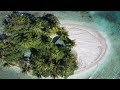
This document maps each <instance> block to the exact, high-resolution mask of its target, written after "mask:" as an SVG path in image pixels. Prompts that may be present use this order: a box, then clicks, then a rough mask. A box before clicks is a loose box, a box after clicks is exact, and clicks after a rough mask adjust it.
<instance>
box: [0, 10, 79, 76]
mask: <svg viewBox="0 0 120 90" xmlns="http://www.w3.org/2000/svg"><path fill="white" fill-rule="evenodd" d="M3 25H4V29H3V34H1V35H0V59H1V62H3V66H5V67H6V66H7V67H9V66H18V67H20V68H21V69H22V72H23V73H26V72H32V74H33V75H35V76H37V77H38V78H41V77H49V76H51V77H53V78H56V77H59V76H60V77H63V78H67V77H68V76H70V75H72V74H73V73H74V71H75V70H76V69H77V68H78V66H77V62H76V59H77V58H76V56H75V55H74V54H73V53H72V48H73V47H74V46H75V41H74V40H71V39H70V38H69V37H68V36H69V35H68V31H66V30H65V28H64V27H61V26H60V22H59V20H58V18H57V17H56V16H54V15H53V14H45V15H43V16H41V17H36V16H35V15H32V14H29V13H20V12H16V11H14V12H12V14H10V15H7V17H6V18H5V19H4V20H3Z"/></svg>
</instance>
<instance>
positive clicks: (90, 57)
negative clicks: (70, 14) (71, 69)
mask: <svg viewBox="0 0 120 90" xmlns="http://www.w3.org/2000/svg"><path fill="white" fill-rule="evenodd" d="M62 26H63V27H65V29H66V30H67V31H68V34H69V38H70V39H72V40H75V42H76V46H75V47H74V48H73V51H74V52H76V54H77V61H76V62H77V65H78V69H77V70H76V71H75V73H76V74H77V73H78V72H80V71H84V70H87V69H89V68H91V67H93V66H94V65H96V64H98V62H99V61H100V60H102V58H103V57H104V56H105V54H106V50H107V44H106V40H105V38H104V37H103V36H102V34H101V33H100V32H98V31H97V30H95V29H93V28H90V27H86V26H82V25H79V24H62Z"/></svg>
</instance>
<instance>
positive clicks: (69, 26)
mask: <svg viewBox="0 0 120 90" xmlns="http://www.w3.org/2000/svg"><path fill="white" fill-rule="evenodd" d="M62 26H64V27H65V28H66V29H67V31H69V32H70V30H71V29H74V30H75V29H76V30H83V31H86V32H88V33H89V34H90V35H91V36H93V37H94V38H96V39H97V40H98V41H99V42H100V44H101V47H100V52H99V54H98V56H97V57H96V58H95V59H94V60H93V62H92V63H90V65H88V66H86V67H85V68H81V67H79V68H78V69H77V70H76V71H75V72H74V74H77V73H79V72H81V71H84V70H87V69H89V68H91V67H93V66H95V65H96V64H98V62H99V61H100V60H102V58H103V57H104V56H105V54H106V50H107V44H106V40H105V38H104V37H103V36H102V35H101V33H100V32H98V31H97V30H95V29H93V28H90V27H85V26H81V25H79V24H67V23H65V24H62ZM69 32H68V33H69ZM80 34H81V33H80ZM80 34H79V35H80ZM76 48H77V49H76V50H79V46H76ZM86 48H87V47H86ZM78 54H79V53H78ZM77 61H78V62H81V61H80V59H78V60H77ZM83 61H84V60H83ZM88 62H89V61H88Z"/></svg>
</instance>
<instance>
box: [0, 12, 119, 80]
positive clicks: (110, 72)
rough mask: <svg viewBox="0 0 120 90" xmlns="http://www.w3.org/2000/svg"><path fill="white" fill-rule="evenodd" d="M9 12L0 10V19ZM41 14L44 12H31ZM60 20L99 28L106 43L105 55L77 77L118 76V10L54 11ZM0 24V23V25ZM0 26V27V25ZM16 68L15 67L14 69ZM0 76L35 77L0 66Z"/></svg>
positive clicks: (105, 77)
mask: <svg viewBox="0 0 120 90" xmlns="http://www.w3.org/2000/svg"><path fill="white" fill-rule="evenodd" d="M8 13H10V12H2V11H1V12H0V20H2V18H3V17H5V15H6V14H8ZM32 13H35V14H37V15H42V14H43V13H44V12H32ZM49 13H53V14H55V15H56V16H57V17H58V18H59V19H60V21H61V22H68V23H73V24H74V23H77V24H81V25H84V26H89V27H92V28H95V29H96V30H99V31H100V32H101V33H102V34H103V37H105V38H106V41H107V43H108V50H107V53H106V55H105V57H104V58H103V59H102V60H101V61H100V62H99V63H98V64H97V65H96V66H94V67H93V68H91V69H89V70H88V71H85V72H81V74H80V75H79V77H78V76H77V78H91V79H92V78H94V79H115V78H120V55H119V53H120V12H119V11H90V12H89V11H87V12H80V11H76V12H75V11H74V12H73V11H54V12H49ZM0 26H1V25H0ZM0 28H1V27H0ZM0 33H1V31H0ZM16 70H17V69H16ZM0 78H1V79H2V78H7V79H8V78H10V79H13V78H14V79H25V78H26V79H27V78H35V77H31V76H28V75H25V74H22V73H20V70H17V71H15V70H13V69H12V68H3V67H2V66H1V67H0Z"/></svg>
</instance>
